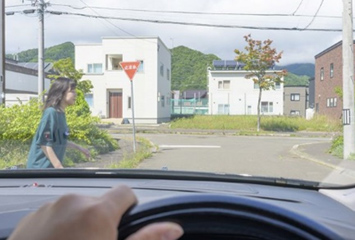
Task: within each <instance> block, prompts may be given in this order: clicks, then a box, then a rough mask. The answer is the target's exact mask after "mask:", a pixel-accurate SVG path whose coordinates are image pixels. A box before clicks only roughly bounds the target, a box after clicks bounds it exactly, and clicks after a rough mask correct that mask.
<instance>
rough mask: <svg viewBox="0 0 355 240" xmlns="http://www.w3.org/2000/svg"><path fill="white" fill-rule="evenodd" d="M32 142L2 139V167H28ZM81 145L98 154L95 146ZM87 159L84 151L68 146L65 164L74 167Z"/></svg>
mask: <svg viewBox="0 0 355 240" xmlns="http://www.w3.org/2000/svg"><path fill="white" fill-rule="evenodd" d="M31 142H32V140H27V141H19V140H0V169H8V168H11V167H18V168H26V164H27V158H28V153H29V151H30V146H31ZM80 145H81V146H83V147H86V148H89V149H90V152H91V156H92V157H93V158H94V157H96V156H97V155H98V152H97V150H96V149H95V148H94V147H90V146H87V145H85V144H80ZM86 161H88V159H87V158H86V157H85V155H84V154H83V153H81V152H79V151H78V150H75V149H70V148H67V149H66V152H65V157H64V160H63V166H64V167H72V166H74V165H75V163H78V162H86Z"/></svg>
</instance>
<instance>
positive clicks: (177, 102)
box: [171, 98, 208, 115]
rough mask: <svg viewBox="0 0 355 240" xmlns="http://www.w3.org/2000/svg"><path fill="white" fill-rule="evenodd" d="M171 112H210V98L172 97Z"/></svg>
mask: <svg viewBox="0 0 355 240" xmlns="http://www.w3.org/2000/svg"><path fill="white" fill-rule="evenodd" d="M171 114H198V115H205V114H208V99H194V98H193V99H171Z"/></svg>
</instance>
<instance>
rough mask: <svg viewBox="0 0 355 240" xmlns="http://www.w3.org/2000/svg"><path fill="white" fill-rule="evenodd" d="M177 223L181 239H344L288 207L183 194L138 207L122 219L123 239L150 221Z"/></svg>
mask: <svg viewBox="0 0 355 240" xmlns="http://www.w3.org/2000/svg"><path fill="white" fill-rule="evenodd" d="M162 221H171V222H176V223H178V224H180V225H181V226H182V228H183V229H184V232H185V233H184V235H183V236H182V237H181V239H195V240H196V239H197V240H198V239H204V240H206V239H207V240H208V239H247V240H284V239H287V240H289V239H297V240H299V239H329V240H330V239H341V237H340V236H338V235H337V234H335V233H334V232H332V231H331V230H329V229H328V228H326V227H324V226H323V225H321V224H319V223H318V222H316V221H314V220H312V219H310V218H307V217H305V216H302V215H300V214H297V213H296V212H293V211H290V210H288V209H285V208H282V207H278V206H275V205H272V204H269V203H265V202H262V201H260V200H259V201H258V200H257V199H250V198H246V197H240V196H230V195H213V194H203V195H183V196H177V197H170V198H165V199H160V200H157V201H152V202H148V203H145V204H141V205H137V206H134V207H133V208H132V209H130V210H129V211H128V212H127V213H126V214H125V215H124V216H123V218H122V221H121V224H120V226H119V228H118V230H119V238H118V239H125V238H126V237H128V236H129V235H131V234H132V233H134V232H136V231H137V230H139V229H140V228H142V227H144V226H146V225H147V224H150V223H154V222H162Z"/></svg>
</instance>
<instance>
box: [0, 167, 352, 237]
mask: <svg viewBox="0 0 355 240" xmlns="http://www.w3.org/2000/svg"><path fill="white" fill-rule="evenodd" d="M169 174H170V173H169V171H166V172H165V173H163V174H160V175H159V174H154V176H155V177H154V178H150V177H149V176H147V175H139V174H131V175H129V174H123V176H122V174H121V175H117V174H111V173H110V172H109V171H107V172H105V171H103V172H101V173H100V174H98V172H96V174H94V175H90V176H89V175H85V176H83V175H80V174H79V176H74V175H71V176H66V177H64V176H63V175H57V176H56V175H55V174H54V176H52V177H49V174H47V175H41V176H40V177H35V176H33V175H30V176H29V175H25V176H24V177H21V176H18V175H16V177H10V176H12V175H5V176H4V175H3V176H2V179H1V181H0V223H1V224H0V239H1V240H2V239H7V238H8V236H9V235H10V234H11V232H12V231H13V230H14V228H15V227H16V225H17V223H18V222H19V221H20V220H21V218H23V217H24V216H26V215H27V214H29V213H30V212H33V211H35V210H37V209H38V208H39V207H40V206H41V205H43V204H45V203H47V202H52V201H55V200H56V199H57V198H59V197H60V196H62V195H64V194H68V193H76V194H82V195H89V196H99V195H102V194H103V193H105V192H106V191H107V190H108V189H110V188H112V187H113V186H117V185H127V186H129V187H131V188H132V189H133V191H134V193H135V194H136V196H137V198H138V204H137V205H136V206H134V207H133V208H132V209H130V211H129V212H127V213H126V214H125V215H124V217H123V219H122V221H121V223H120V225H119V226H118V229H119V231H120V239H124V238H125V237H127V236H128V235H130V234H131V233H132V232H135V231H137V230H138V229H139V228H141V227H143V226H145V225H147V224H149V223H151V222H159V221H166V220H168V221H174V222H177V223H179V224H181V225H182V227H183V228H184V231H185V234H184V236H183V237H182V238H181V239H354V238H355V212H354V210H352V209H351V208H350V207H349V206H346V205H344V204H342V203H340V202H339V201H336V200H334V199H333V198H331V197H329V196H328V195H329V194H324V193H322V191H320V190H319V189H318V190H316V189H307V188H301V187H292V186H286V185H284V186H277V185H274V186H273V185H271V184H262V183H254V182H250V181H245V182H240V181H221V180H216V179H218V178H216V179H214V178H212V179H211V180H207V179H205V178H200V179H199V178H186V177H185V178H184V177H180V178H176V177H171V174H170V175H169ZM98 176H99V177H98ZM164 176H165V177H164ZM168 176H169V177H168ZM329 191H333V192H334V191H337V190H329ZM350 192H352V197H351V196H350V198H353V199H355V198H354V196H355V193H354V192H355V191H354V189H352V190H351V191H350ZM348 193H349V191H348Z"/></svg>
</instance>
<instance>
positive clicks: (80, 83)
mask: <svg viewBox="0 0 355 240" xmlns="http://www.w3.org/2000/svg"><path fill="white" fill-rule="evenodd" d="M53 69H54V71H56V72H57V73H58V75H50V76H49V77H50V78H54V79H56V78H58V77H66V78H70V79H73V80H74V81H75V82H76V83H77V88H78V89H79V90H81V91H82V92H83V93H84V94H86V93H90V92H91V89H92V88H93V85H92V83H91V81H90V80H81V78H82V77H83V75H84V73H83V71H82V70H76V69H75V67H74V64H73V61H72V60H71V58H65V59H60V60H59V61H57V62H55V63H54V64H53Z"/></svg>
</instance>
